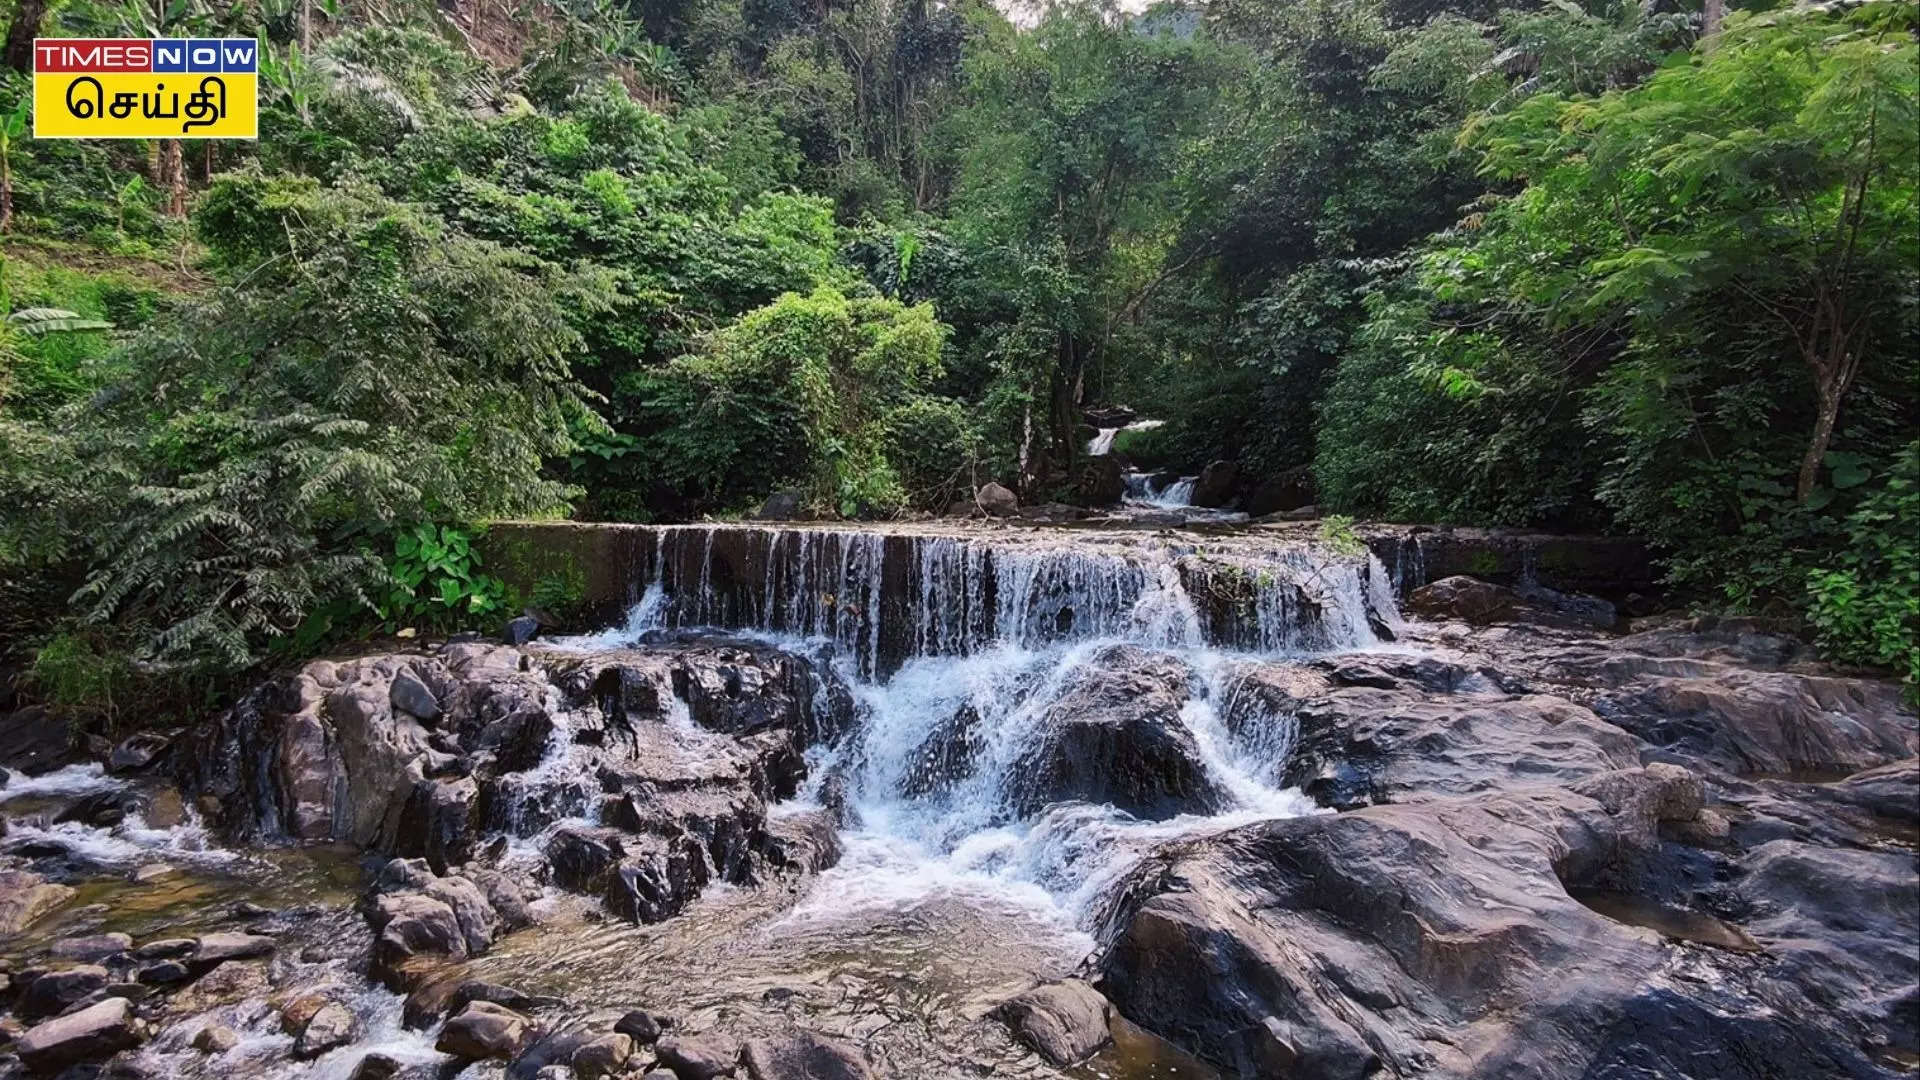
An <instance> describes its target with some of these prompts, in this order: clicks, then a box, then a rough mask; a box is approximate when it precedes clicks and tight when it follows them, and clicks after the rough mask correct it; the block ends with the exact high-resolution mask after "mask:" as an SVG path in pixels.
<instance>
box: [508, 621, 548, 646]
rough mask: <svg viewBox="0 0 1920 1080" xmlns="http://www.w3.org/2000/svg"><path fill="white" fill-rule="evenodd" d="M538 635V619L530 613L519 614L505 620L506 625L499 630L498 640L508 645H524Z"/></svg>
mask: <svg viewBox="0 0 1920 1080" xmlns="http://www.w3.org/2000/svg"><path fill="white" fill-rule="evenodd" d="M539 636H540V620H538V619H536V618H534V617H533V616H531V615H520V616H517V617H515V618H512V619H508V620H507V627H506V629H505V630H502V631H501V632H500V640H502V641H504V642H506V643H507V644H509V645H515V646H519V645H525V644H526V643H527V642H529V641H532V640H533V639H534V638H536V637H539Z"/></svg>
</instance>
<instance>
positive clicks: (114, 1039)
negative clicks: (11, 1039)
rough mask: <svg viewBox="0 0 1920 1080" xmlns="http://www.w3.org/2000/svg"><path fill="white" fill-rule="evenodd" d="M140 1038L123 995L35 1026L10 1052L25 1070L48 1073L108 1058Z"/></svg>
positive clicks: (136, 1043) (130, 1046)
mask: <svg viewBox="0 0 1920 1080" xmlns="http://www.w3.org/2000/svg"><path fill="white" fill-rule="evenodd" d="M141 1039H142V1031H141V1026H140V1022H139V1020H138V1019H137V1018H135V1016H134V1013H133V1005H132V1003H131V1002H129V1001H127V1000H126V999H125V998H108V999H106V1000H105V1001H102V1002H100V1003H98V1004H96V1005H90V1006H88V1007H87V1008H84V1009H81V1010H80V1011H78V1012H74V1013H69V1014H67V1015H65V1016H59V1017H55V1018H53V1019H51V1020H45V1021H42V1022H41V1023H39V1024H37V1025H35V1026H34V1027H33V1028H31V1029H29V1030H28V1031H27V1033H26V1034H25V1035H22V1036H21V1037H20V1039H19V1041H18V1042H16V1043H15V1044H14V1052H15V1053H17V1054H19V1055H20V1062H21V1064H23V1065H25V1066H26V1067H27V1069H28V1070H29V1071H31V1072H38V1073H50V1072H53V1071H55V1070H57V1069H60V1068H61V1067H63V1066H66V1065H72V1064H75V1063H78V1062H86V1061H99V1060H101V1059H103V1058H107V1057H111V1056H112V1055H114V1054H117V1053H119V1052H120V1051H122V1050H129V1049H132V1048H133V1047H135V1046H138V1045H140V1042H141Z"/></svg>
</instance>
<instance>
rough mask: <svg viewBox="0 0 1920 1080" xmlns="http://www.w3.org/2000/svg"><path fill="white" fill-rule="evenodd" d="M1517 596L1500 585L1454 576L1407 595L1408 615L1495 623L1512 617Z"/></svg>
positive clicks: (1518, 597)
mask: <svg viewBox="0 0 1920 1080" xmlns="http://www.w3.org/2000/svg"><path fill="white" fill-rule="evenodd" d="M1519 606H1520V596H1519V594H1518V593H1516V592H1514V591H1513V590H1512V589H1509V588H1507V587H1506V586H1504V585H1495V584H1493V583H1492V582H1490V581H1481V580H1480V579H1479V578H1471V577H1466V576H1465V575H1456V576H1454V577H1448V578H1441V579H1440V580H1439V581H1436V582H1434V583H1433V584H1431V585H1423V586H1421V587H1420V588H1418V589H1415V590H1413V592H1412V593H1410V594H1409V595H1408V596H1407V600H1406V608H1407V611H1408V612H1409V613H1410V614H1414V615H1420V616H1424V617H1426V618H1429V619H1459V620H1462V621H1464V622H1469V623H1476V624H1478V623H1490V622H1498V621H1500V620H1502V619H1506V618H1508V617H1510V616H1512V615H1513V613H1514V611H1515V609H1517V608H1518V607H1519Z"/></svg>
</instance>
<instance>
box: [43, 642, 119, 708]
mask: <svg viewBox="0 0 1920 1080" xmlns="http://www.w3.org/2000/svg"><path fill="white" fill-rule="evenodd" d="M29 677H30V678H31V680H32V685H33V689H34V692H35V693H37V694H38V695H40V696H41V697H42V698H43V699H45V700H46V701H48V702H50V703H52V704H54V705H58V706H62V707H64V708H68V709H86V710H90V711H99V712H109V713H110V712H112V711H113V708H114V703H115V701H116V700H117V699H119V698H121V697H123V696H124V695H125V693H126V691H127V688H128V686H129V685H130V684H131V683H132V681H133V674H132V671H131V670H130V669H129V667H128V665H127V660H126V657H125V656H123V655H120V654H118V653H116V652H114V651H113V650H111V649H106V650H102V649H101V643H100V642H99V641H98V640H97V639H95V638H94V637H91V636H88V635H84V634H75V633H63V634H57V635H55V636H54V637H53V638H52V639H50V640H49V641H48V642H47V643H46V644H45V645H42V646H41V647H40V649H39V651H38V652H36V653H34V656H33V666H32V668H31V669H29Z"/></svg>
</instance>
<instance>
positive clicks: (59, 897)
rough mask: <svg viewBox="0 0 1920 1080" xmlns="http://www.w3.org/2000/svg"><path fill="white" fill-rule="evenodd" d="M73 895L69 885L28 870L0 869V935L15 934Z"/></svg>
mask: <svg viewBox="0 0 1920 1080" xmlns="http://www.w3.org/2000/svg"><path fill="white" fill-rule="evenodd" d="M72 898H73V889H72V888H71V887H70V886H67V885H61V884H57V883H55V882H50V881H48V880H47V879H46V878H43V877H41V876H40V875H39V874H36V873H33V872H31V871H28V870H0V937H5V936H8V935H12V934H18V933H20V932H21V931H22V930H25V929H26V928H27V927H29V926H31V925H33V924H34V923H35V922H37V921H39V920H40V918H41V917H43V916H45V915H46V914H48V913H49V912H51V911H53V910H54V909H55V908H57V907H59V906H60V905H62V904H64V903H66V902H67V901H68V900H71V899H72Z"/></svg>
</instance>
